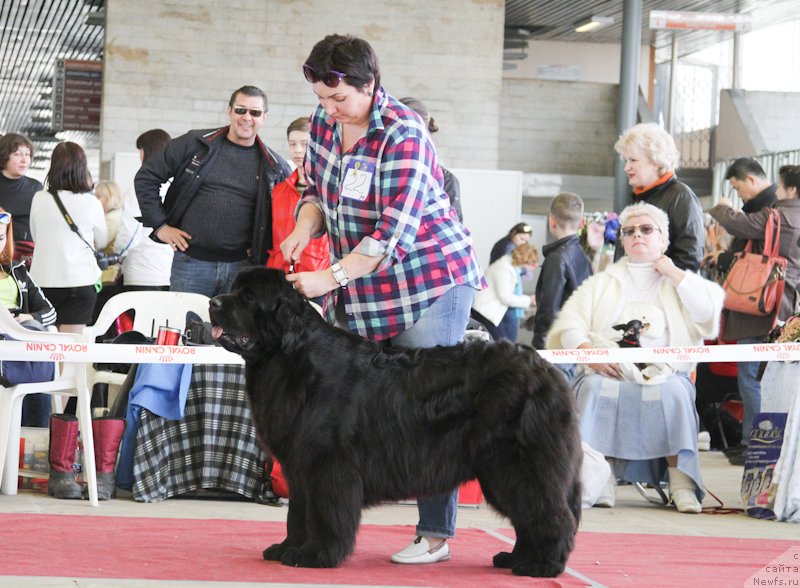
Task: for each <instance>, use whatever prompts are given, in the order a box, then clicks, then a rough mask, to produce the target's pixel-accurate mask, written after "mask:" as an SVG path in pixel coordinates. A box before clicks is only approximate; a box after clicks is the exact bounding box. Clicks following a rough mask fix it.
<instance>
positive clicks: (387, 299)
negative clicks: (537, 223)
mask: <svg viewBox="0 0 800 588" xmlns="http://www.w3.org/2000/svg"><path fill="white" fill-rule="evenodd" d="M303 73H304V75H305V77H306V80H308V81H309V82H310V83H312V84H313V90H314V93H315V94H316V95H317V98H318V99H319V106H318V107H317V109H316V111H315V112H314V114H313V115H312V116H311V120H310V129H309V130H310V132H311V140H310V142H309V145H308V151H307V153H306V160H305V171H306V177H307V180H308V188H307V189H306V191H305V193H304V196H303V199H302V200H301V203H300V206H299V208H298V211H297V226H296V227H295V230H294V231H293V232H292V234H291V235H290V236H289V237H288V238H287V239H286V240H285V241H284V242H283V243H282V244H281V250H282V252H283V255H284V257H285V258H286V259H292V260H297V259H299V257H300V253H301V252H302V250H303V249H304V248H305V247H306V245H307V244H308V242H309V240H310V239H311V238H313V237H316V236H319V235H321V234H323V233H327V235H328V239H329V243H330V249H331V262H332V265H331V268H330V269H326V270H322V271H315V272H302V273H296V274H291V275H289V276H287V279H288V280H290V281H292V282H294V287H295V288H296V289H297V290H299V291H300V292H301V293H302V294H303V295H305V296H306V297H308V298H314V297H317V296H323V295H324V296H326V297H327V299H328V302H329V303H328V304H327V305H326V307H327V310H328V312H329V314H333V313H334V312H335V316H336V321H337V324H340V325H341V326H346V328H348V329H349V330H351V331H355V332H357V333H359V334H360V335H362V336H364V337H367V338H369V339H373V340H381V341H388V342H390V343H391V344H396V345H402V346H404V347H433V346H436V345H454V344H455V343H457V342H458V341H460V340H461V339H462V337H463V335H464V331H465V329H466V325H467V322H468V320H469V311H470V307H471V306H472V301H473V298H474V296H475V291H476V290H479V289H481V288H482V287H483V286H484V285H485V282H484V280H483V275H482V272H481V269H480V267H479V265H478V261H477V258H476V257H475V254H474V252H473V249H472V239H471V237H470V235H469V231H467V229H466V228H464V226H462V225H461V223H460V222H459V221H458V217H457V215H456V212H455V210H454V209H453V208H452V206H451V205H450V201H449V198H448V196H447V193H446V192H445V191H444V187H443V174H442V170H441V167H440V166H439V164H438V162H437V156H436V150H435V148H434V146H433V141H432V139H431V136H430V134H429V132H428V130H427V128H426V126H425V123H424V122H423V121H422V119H421V118H420V117H419V115H417V114H416V113H415V112H414V111H413V110H411V109H410V108H408V107H407V106H405V105H404V104H402V103H401V102H399V101H398V100H397V99H396V98H394V97H393V96H390V95H389V94H387V93H386V92H385V91H384V89H383V88H382V87H381V85H380V70H379V68H378V58H377V56H376V55H375V53H374V51H373V49H372V47H371V46H370V45H369V43H367V42H366V41H364V40H363V39H359V38H357V37H353V36H342V35H329V36H327V37H325V38H324V39H323V40H322V41H320V42H318V43H317V44H316V45H315V46H314V48H313V49H312V51H311V54H310V55H309V57H308V59H307V60H306V63H305V64H304V65H303ZM331 302H333V303H331ZM418 504H419V514H420V521H419V524H418V526H417V538H416V539H415V540H414V541H413V542H412V543H411V544H410V545H409V546H408V547H406V548H405V549H403V550H402V551H400V552H398V553H396V554H394V555H393V556H392V561H395V562H397V563H432V562H436V561H444V560H447V559H449V558H450V548H449V545H448V544H447V538H449V537H453V536H454V535H455V519H456V508H457V491H455V490H454V492H453V493H451V494H450V495H448V496H442V497H437V498H433V499H420V500H419V501H418Z"/></svg>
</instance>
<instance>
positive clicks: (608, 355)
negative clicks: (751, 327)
mask: <svg viewBox="0 0 800 588" xmlns="http://www.w3.org/2000/svg"><path fill="white" fill-rule="evenodd" d="M538 353H539V354H540V355H541V356H542V357H543V358H544V359H546V360H548V361H550V362H551V363H665V362H666V363H670V362H692V363H703V362H711V361H715V362H716V361H732V362H735V361H800V343H756V344H752V345H710V346H703V345H698V346H693V347H637V348H626V349H619V348H612V349H557V350H548V351H539V352H538ZM0 360H9V361H10V360H22V361H26V360H27V361H61V362H79V363H81V362H82V363H195V364H206V363H221V364H242V363H244V360H243V359H242V358H241V357H240V356H238V355H236V354H235V353H231V352H229V351H226V350H224V349H223V348H222V347H213V346H191V345H189V346H186V345H114V344H110V343H86V344H81V343H61V342H59V343H41V342H23V341H0Z"/></svg>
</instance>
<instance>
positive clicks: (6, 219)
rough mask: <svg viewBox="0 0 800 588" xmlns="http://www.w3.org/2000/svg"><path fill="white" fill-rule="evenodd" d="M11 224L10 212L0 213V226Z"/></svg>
mask: <svg viewBox="0 0 800 588" xmlns="http://www.w3.org/2000/svg"><path fill="white" fill-rule="evenodd" d="M10 222H11V213H10V212H0V225H7V224H9V223H10Z"/></svg>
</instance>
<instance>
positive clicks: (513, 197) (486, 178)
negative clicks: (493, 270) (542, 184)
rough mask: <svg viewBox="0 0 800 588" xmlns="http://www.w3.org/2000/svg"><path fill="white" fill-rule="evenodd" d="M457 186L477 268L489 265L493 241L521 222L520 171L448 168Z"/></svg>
mask: <svg viewBox="0 0 800 588" xmlns="http://www.w3.org/2000/svg"><path fill="white" fill-rule="evenodd" d="M450 171H452V172H453V173H454V174H455V176H456V177H457V178H458V181H459V184H460V186H461V209H462V212H463V213H464V225H465V226H466V227H467V228H468V229H469V231H470V233H471V234H472V245H473V247H474V248H475V252H476V253H477V255H478V260H479V261H480V263H481V267H482V268H484V269H486V268H487V267H489V254H490V253H491V251H492V247H493V246H494V244H495V243H496V242H497V241H498V240H500V239H502V238H503V237H505V236H506V235H507V234H508V231H509V229H511V227H513V226H514V225H515V224H517V223H518V222H520V221H521V211H522V173H520V172H515V171H497V170H475V169H451V170H450Z"/></svg>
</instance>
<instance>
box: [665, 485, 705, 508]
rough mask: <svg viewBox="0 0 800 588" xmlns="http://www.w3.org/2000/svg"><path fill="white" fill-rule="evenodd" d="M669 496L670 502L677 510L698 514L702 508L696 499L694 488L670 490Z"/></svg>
mask: <svg viewBox="0 0 800 588" xmlns="http://www.w3.org/2000/svg"><path fill="white" fill-rule="evenodd" d="M670 498H671V499H672V504H674V505H675V508H677V509H678V512H684V513H687V514H700V511H701V510H702V508H701V507H700V503H699V502H698V501H697V496H696V495H695V493H694V490H689V489H688V488H678V489H677V490H675V491H674V492H672V491H670Z"/></svg>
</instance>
